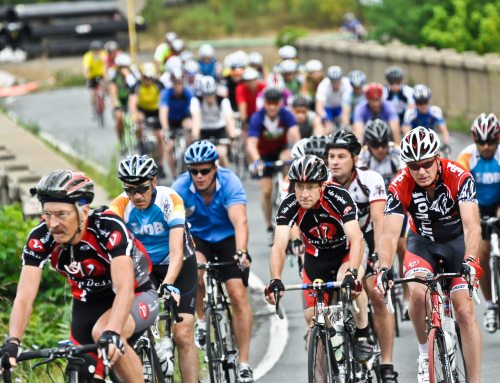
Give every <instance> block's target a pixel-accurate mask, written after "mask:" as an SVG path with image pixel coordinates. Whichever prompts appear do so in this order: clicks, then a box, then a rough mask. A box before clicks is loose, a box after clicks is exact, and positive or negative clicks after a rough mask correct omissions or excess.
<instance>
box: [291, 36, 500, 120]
mask: <svg viewBox="0 0 500 383" xmlns="http://www.w3.org/2000/svg"><path fill="white" fill-rule="evenodd" d="M296 46H297V49H298V52H299V57H300V59H301V60H302V61H306V60H310V59H313V58H316V59H319V60H321V61H322V62H323V65H324V66H325V67H328V66H330V65H340V66H341V67H342V69H343V70H344V73H346V74H347V73H348V72H350V71H352V70H354V69H360V70H362V71H364V72H365V73H366V75H367V77H368V81H379V82H382V83H385V79H384V70H385V68H387V67H388V66H389V65H398V66H400V67H402V68H403V69H404V70H405V72H406V79H407V82H408V83H409V84H411V85H414V84H418V83H422V84H426V85H428V86H429V87H430V88H431V89H432V94H433V98H432V103H433V104H435V105H438V106H440V107H441V108H443V110H444V111H445V113H446V116H447V117H451V118H458V117H465V118H467V119H473V118H474V117H476V116H477V115H478V114H479V113H481V112H493V113H495V114H497V115H499V114H500V103H499V102H498V100H499V99H500V56H499V55H497V54H488V55H485V56H479V55H477V54H476V53H474V52H463V53H457V52H456V51H455V50H453V49H442V50H437V49H435V48H432V47H427V48H417V47H415V46H408V45H403V44H400V43H391V44H388V45H381V44H379V43H376V42H373V41H368V42H357V41H334V40H322V39H318V38H316V37H314V36H310V37H304V38H301V39H299V40H298V41H297V42H296Z"/></svg>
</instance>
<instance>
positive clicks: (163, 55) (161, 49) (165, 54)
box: [153, 43, 172, 69]
mask: <svg viewBox="0 0 500 383" xmlns="http://www.w3.org/2000/svg"><path fill="white" fill-rule="evenodd" d="M170 56H172V50H171V49H170V45H168V44H167V43H161V44H159V45H158V46H157V47H156V49H155V53H154V55H153V58H154V59H155V61H156V62H159V63H160V64H161V67H162V69H164V65H165V63H166V62H167V60H168V59H169V58H170Z"/></svg>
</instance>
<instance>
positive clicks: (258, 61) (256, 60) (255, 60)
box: [248, 52, 264, 65]
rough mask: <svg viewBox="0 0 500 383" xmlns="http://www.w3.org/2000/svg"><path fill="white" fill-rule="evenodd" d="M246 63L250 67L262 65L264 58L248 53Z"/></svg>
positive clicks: (257, 53) (257, 54)
mask: <svg viewBox="0 0 500 383" xmlns="http://www.w3.org/2000/svg"><path fill="white" fill-rule="evenodd" d="M248 63H249V64H251V65H262V64H264V57H262V55H261V54H260V53H259V52H250V53H249V54H248Z"/></svg>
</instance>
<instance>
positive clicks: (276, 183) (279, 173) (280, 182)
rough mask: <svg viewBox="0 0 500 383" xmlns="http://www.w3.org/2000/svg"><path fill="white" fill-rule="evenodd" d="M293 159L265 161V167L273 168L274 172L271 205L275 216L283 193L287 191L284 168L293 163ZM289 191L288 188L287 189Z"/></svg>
mask: <svg viewBox="0 0 500 383" xmlns="http://www.w3.org/2000/svg"><path fill="white" fill-rule="evenodd" d="M292 162H293V160H277V161H263V166H264V168H272V169H274V172H273V181H272V182H273V192H272V195H271V206H272V209H273V215H272V216H273V217H276V212H277V211H278V209H279V207H280V205H281V200H282V193H283V194H284V193H285V190H284V189H285V187H284V180H285V175H284V170H285V168H286V167H288V166H290V165H291V164H292ZM286 192H287V193H288V190H287V191H286Z"/></svg>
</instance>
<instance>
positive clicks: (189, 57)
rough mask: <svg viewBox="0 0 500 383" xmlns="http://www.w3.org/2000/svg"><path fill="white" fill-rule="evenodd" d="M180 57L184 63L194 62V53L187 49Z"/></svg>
mask: <svg viewBox="0 0 500 383" xmlns="http://www.w3.org/2000/svg"><path fill="white" fill-rule="evenodd" d="M179 56H180V58H181V60H182V62H186V61H188V60H192V59H193V58H194V54H193V52H191V51H188V50H187V49H185V50H183V51H182V52H181V54H180V55H179Z"/></svg>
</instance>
